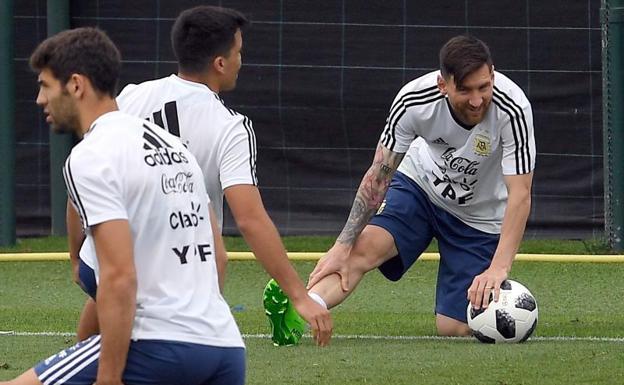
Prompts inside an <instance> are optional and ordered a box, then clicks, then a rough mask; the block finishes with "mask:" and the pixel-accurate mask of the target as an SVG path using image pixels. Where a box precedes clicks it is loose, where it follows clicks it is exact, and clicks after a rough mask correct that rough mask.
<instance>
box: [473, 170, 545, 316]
mask: <svg viewBox="0 0 624 385" xmlns="http://www.w3.org/2000/svg"><path fill="white" fill-rule="evenodd" d="M532 183H533V173H532V172H531V173H528V174H523V175H505V184H506V185H507V194H508V196H507V208H506V209H505V215H504V217H503V224H502V228H501V234H500V240H499V242H498V247H497V248H496V252H495V253H494V257H493V259H492V263H491V264H490V267H489V268H488V269H487V270H485V271H484V272H483V273H482V274H480V275H478V276H476V277H475V278H474V280H473V281H472V285H471V286H470V288H468V300H469V301H470V302H471V303H472V304H473V307H475V308H476V309H479V308H480V307H481V305H482V304H483V307H487V304H488V301H486V300H484V299H485V298H489V296H490V292H491V291H492V290H491V288H494V290H493V293H494V300H496V301H498V296H499V294H500V285H501V283H502V282H503V281H504V280H505V279H507V276H508V274H509V272H510V271H511V265H512V264H513V261H514V259H515V257H516V253H517V252H518V248H519V247H520V242H521V241H522V237H523V236H524V229H525V227H526V222H527V219H528V218H529V213H530V212H531V185H532Z"/></svg>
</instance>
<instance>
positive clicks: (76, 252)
mask: <svg viewBox="0 0 624 385" xmlns="http://www.w3.org/2000/svg"><path fill="white" fill-rule="evenodd" d="M65 219H66V222H67V243H68V246H69V261H70V262H71V267H72V277H73V280H74V282H76V283H78V284H80V277H79V274H78V266H79V262H80V248H81V247H82V243H83V242H84V239H85V235H84V232H83V231H82V223H81V222H80V216H79V215H78V212H77V211H76V208H75V207H74V205H73V204H72V203H71V201H70V200H69V198H68V199H67V209H66V213H65Z"/></svg>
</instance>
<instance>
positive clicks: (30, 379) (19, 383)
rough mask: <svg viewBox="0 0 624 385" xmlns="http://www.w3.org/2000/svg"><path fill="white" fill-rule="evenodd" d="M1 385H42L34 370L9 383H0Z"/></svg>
mask: <svg viewBox="0 0 624 385" xmlns="http://www.w3.org/2000/svg"><path fill="white" fill-rule="evenodd" d="M0 385H41V381H39V379H38V378H37V373H35V370H34V369H32V368H31V369H28V370H27V371H26V372H24V373H22V374H21V375H20V376H19V377H17V378H16V379H14V380H10V381H7V382H3V381H0Z"/></svg>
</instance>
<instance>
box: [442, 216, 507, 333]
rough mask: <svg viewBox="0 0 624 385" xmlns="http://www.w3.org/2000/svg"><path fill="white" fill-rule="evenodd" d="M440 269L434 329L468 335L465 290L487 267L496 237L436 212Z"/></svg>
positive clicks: (494, 246)
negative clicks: (435, 327)
mask: <svg viewBox="0 0 624 385" xmlns="http://www.w3.org/2000/svg"><path fill="white" fill-rule="evenodd" d="M436 211H437V213H436V224H437V226H436V237H437V238H438V247H439V249H440V256H441V257H440V268H439V269H438V285H437V288H436V326H437V330H438V334H439V335H441V336H465V335H470V334H471V331H470V328H469V327H468V321H467V318H466V308H467V307H468V298H467V297H468V288H469V287H470V285H471V284H472V280H473V279H474V277H476V276H477V275H479V274H481V273H482V272H483V271H484V270H485V269H487V268H488V267H489V266H490V263H491V261H492V257H493V255H494V252H495V251H496V247H497V245H498V238H499V237H498V235H497V234H488V233H485V232H482V231H479V230H477V229H475V228H473V227H470V226H468V225H466V224H465V223H463V222H462V221H460V220H459V219H457V218H456V217H455V216H453V215H451V214H449V213H447V212H444V211H443V210H441V209H438V210H436Z"/></svg>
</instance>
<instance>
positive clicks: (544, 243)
mask: <svg viewBox="0 0 624 385" xmlns="http://www.w3.org/2000/svg"><path fill="white" fill-rule="evenodd" d="M224 239H225V245H226V247H227V249H228V250H229V251H249V247H248V246H247V244H246V243H245V241H244V240H243V239H242V238H241V237H225V238H224ZM335 239H336V238H335V237H329V236H291V237H284V238H283V242H284V245H285V247H286V249H287V250H288V251H317V252H320V251H327V250H328V249H329V248H330V247H331V246H332V245H333V244H334V240H335ZM437 250H438V248H437V244H436V242H435V240H434V242H433V243H432V244H431V246H430V247H429V248H428V249H427V251H429V252H434V251H437ZM52 251H57V252H58V251H67V238H65V237H43V238H23V239H18V240H17V243H16V245H15V246H11V247H0V253H35V252H52ZM519 252H520V253H528V254H613V252H612V251H611V250H610V249H609V246H608V245H607V243H606V242H605V241H604V240H602V239H588V240H552V239H548V240H536V239H531V240H525V241H524V242H522V245H521V246H520V251H519Z"/></svg>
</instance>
